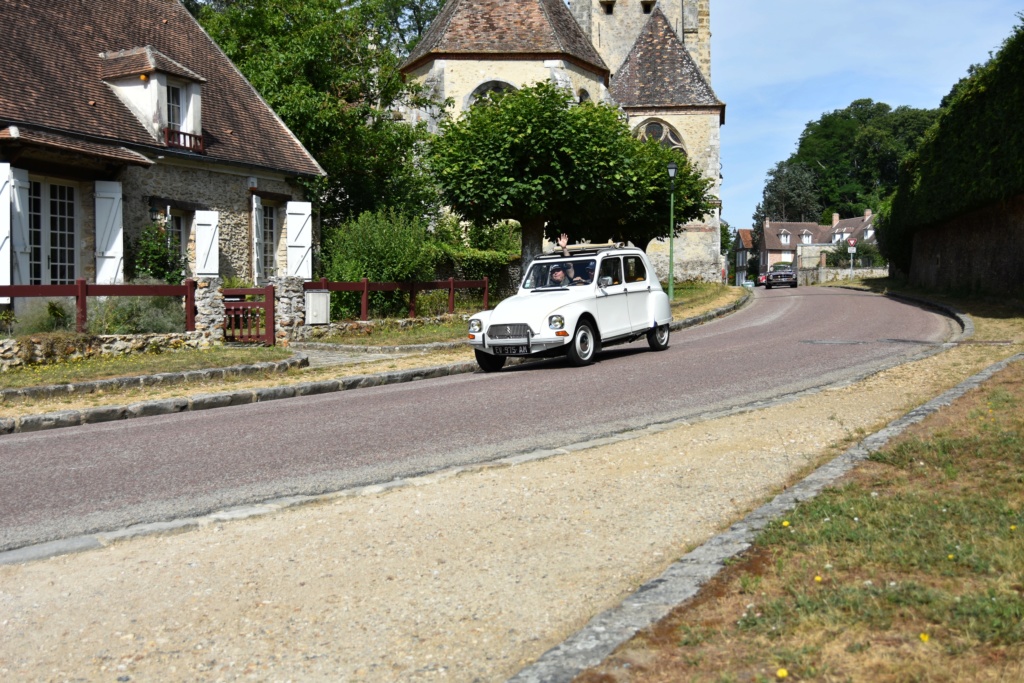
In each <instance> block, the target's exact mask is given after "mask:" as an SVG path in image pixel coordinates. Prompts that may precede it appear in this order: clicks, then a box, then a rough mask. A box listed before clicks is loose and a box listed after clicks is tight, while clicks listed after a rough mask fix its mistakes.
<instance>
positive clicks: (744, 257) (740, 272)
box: [736, 229, 756, 285]
mask: <svg viewBox="0 0 1024 683" xmlns="http://www.w3.org/2000/svg"><path fill="white" fill-rule="evenodd" d="M755 255H756V251H755V250H754V231H753V230H747V229H740V230H737V231H736V284H737V285H742V284H743V283H744V282H746V281H747V264H748V263H749V261H750V259H751V257H753V256H755Z"/></svg>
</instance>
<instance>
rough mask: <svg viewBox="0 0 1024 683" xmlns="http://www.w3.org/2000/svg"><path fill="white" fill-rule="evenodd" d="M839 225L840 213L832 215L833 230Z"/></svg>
mask: <svg viewBox="0 0 1024 683" xmlns="http://www.w3.org/2000/svg"><path fill="white" fill-rule="evenodd" d="M838 223H839V214H838V213H834V214H832V227H833V228H834V227H836V224H838Z"/></svg>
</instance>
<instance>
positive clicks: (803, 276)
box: [797, 267, 889, 285]
mask: <svg viewBox="0 0 1024 683" xmlns="http://www.w3.org/2000/svg"><path fill="white" fill-rule="evenodd" d="M876 277H889V269H888V268H887V267H885V268H854V269H853V272H852V274H851V272H850V269H849V268H801V269H800V270H798V271H797V279H798V281H799V283H800V284H801V285H820V284H823V283H826V282H839V281H842V280H860V279H863V278H876Z"/></svg>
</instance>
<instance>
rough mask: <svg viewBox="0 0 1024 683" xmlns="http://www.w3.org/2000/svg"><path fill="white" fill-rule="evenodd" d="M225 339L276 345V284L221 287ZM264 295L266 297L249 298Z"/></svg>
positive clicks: (227, 340)
mask: <svg viewBox="0 0 1024 683" xmlns="http://www.w3.org/2000/svg"><path fill="white" fill-rule="evenodd" d="M221 293H222V294H223V295H224V341H226V342H242V343H247V344H259V343H262V344H265V345H267V346H273V345H274V287H273V285H268V286H266V287H256V288H251V289H222V290H221ZM253 296H262V297H263V301H246V300H245V299H246V298H247V297H253Z"/></svg>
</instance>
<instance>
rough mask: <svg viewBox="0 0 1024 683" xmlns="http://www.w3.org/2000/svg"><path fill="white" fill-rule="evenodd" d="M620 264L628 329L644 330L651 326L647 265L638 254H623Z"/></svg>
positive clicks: (649, 285)
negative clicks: (627, 310)
mask: <svg viewBox="0 0 1024 683" xmlns="http://www.w3.org/2000/svg"><path fill="white" fill-rule="evenodd" d="M622 265H623V282H624V283H625V285H626V302H627V308H628V309H629V326H630V329H631V330H633V331H634V332H638V331H640V330H646V329H648V328H649V327H650V326H651V320H650V317H649V313H648V310H649V308H648V299H650V296H651V282H650V280H648V272H647V265H646V264H645V263H644V259H643V257H642V256H640V255H639V254H633V255H631V256H624V257H623V258H622Z"/></svg>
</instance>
